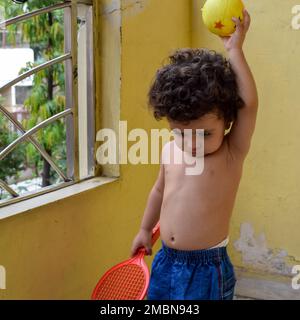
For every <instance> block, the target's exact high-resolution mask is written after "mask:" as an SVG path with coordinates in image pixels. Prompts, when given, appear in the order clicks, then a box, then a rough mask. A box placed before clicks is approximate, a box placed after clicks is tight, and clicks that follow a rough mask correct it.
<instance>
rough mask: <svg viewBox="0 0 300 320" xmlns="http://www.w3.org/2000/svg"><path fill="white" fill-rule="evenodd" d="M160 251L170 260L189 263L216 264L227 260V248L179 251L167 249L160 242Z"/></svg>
mask: <svg viewBox="0 0 300 320" xmlns="http://www.w3.org/2000/svg"><path fill="white" fill-rule="evenodd" d="M162 250H163V251H164V253H165V254H166V255H167V256H168V257H169V258H171V259H174V260H177V261H180V262H190V263H208V262H213V263H218V262H221V261H222V260H225V259H227V258H228V254H227V247H226V246H225V247H218V248H212V249H200V250H179V249H173V248H170V247H168V246H167V245H166V244H165V243H164V242H163V241H162Z"/></svg>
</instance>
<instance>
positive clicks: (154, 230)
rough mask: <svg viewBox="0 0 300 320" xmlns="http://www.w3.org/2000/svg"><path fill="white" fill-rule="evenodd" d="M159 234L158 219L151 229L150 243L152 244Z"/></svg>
mask: <svg viewBox="0 0 300 320" xmlns="http://www.w3.org/2000/svg"><path fill="white" fill-rule="evenodd" d="M159 236H160V227H159V221H158V222H157V224H156V226H155V227H154V228H153V230H152V239H151V243H152V245H154V243H155V242H156V240H157V239H158V238H159Z"/></svg>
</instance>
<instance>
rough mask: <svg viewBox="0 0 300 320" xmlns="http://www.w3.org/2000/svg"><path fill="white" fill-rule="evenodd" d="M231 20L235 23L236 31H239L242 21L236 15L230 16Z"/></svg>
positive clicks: (241, 27) (241, 28)
mask: <svg viewBox="0 0 300 320" xmlns="http://www.w3.org/2000/svg"><path fill="white" fill-rule="evenodd" d="M232 21H233V22H234V23H235V25H236V31H237V32H241V31H242V30H243V28H244V25H243V23H242V22H241V20H240V19H239V18H236V17H232Z"/></svg>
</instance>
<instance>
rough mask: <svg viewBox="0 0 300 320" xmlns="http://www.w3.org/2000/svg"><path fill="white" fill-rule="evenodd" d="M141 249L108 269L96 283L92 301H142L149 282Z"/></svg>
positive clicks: (143, 249) (147, 270) (143, 250)
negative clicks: (131, 256)
mask: <svg viewBox="0 0 300 320" xmlns="http://www.w3.org/2000/svg"><path fill="white" fill-rule="evenodd" d="M145 253H146V250H145V248H142V249H140V250H139V251H138V253H137V254H136V255H135V256H134V257H133V258H131V259H128V260H126V261H124V262H121V263H119V264H117V265H115V266H114V267H112V268H111V269H109V270H108V271H107V272H106V273H105V274H104V275H103V276H102V277H101V279H100V280H99V282H98V283H97V285H96V287H95V289H94V291H93V293H92V300H143V299H144V298H145V296H146V294H147V289H148V286H149V281H150V274H149V269H148V266H147V264H146V262H145V260H144V256H145Z"/></svg>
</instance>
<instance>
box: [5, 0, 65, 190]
mask: <svg viewBox="0 0 300 320" xmlns="http://www.w3.org/2000/svg"><path fill="white" fill-rule="evenodd" d="M60 2H63V1H58V0H44V1H40V0H29V1H28V2H26V3H24V4H14V3H13V2H9V1H8V0H0V6H2V7H4V8H5V18H6V19H8V18H11V17H15V16H17V15H20V14H23V13H26V12H31V11H33V10H36V9H39V8H41V7H46V6H49V5H53V4H56V3H60ZM7 30H8V37H7V43H9V44H11V45H14V43H15V42H16V35H17V33H18V32H19V33H20V32H21V37H22V41H23V42H24V43H28V44H29V46H30V47H31V48H32V49H33V50H34V63H33V64H32V63H30V62H28V63H27V66H26V67H25V68H23V69H22V70H20V73H23V72H24V71H26V70H28V69H30V68H32V67H34V66H36V65H39V64H40V63H42V62H44V61H46V60H50V59H53V58H54V57H57V56H59V55H61V54H62V53H63V50H64V21H63V10H55V11H54V12H50V13H46V14H42V15H39V16H36V17H34V18H31V19H29V20H26V21H25V22H22V23H18V24H15V25H11V26H8V27H7ZM64 88H65V79H64V64H56V65H54V66H51V67H49V68H47V69H45V70H42V71H40V72H38V73H37V74H35V75H34V77H33V87H32V91H31V94H30V95H29V97H28V98H27V99H26V100H25V101H24V106H25V108H26V109H27V110H28V111H29V114H30V116H29V118H28V119H26V120H24V122H23V125H24V127H25V128H26V129H27V130H28V129H30V128H32V127H34V126H35V125H36V124H37V123H39V122H41V121H43V120H45V119H47V118H49V117H51V116H53V115H54V114H56V113H58V112H61V111H63V110H64V109H65V94H64ZM65 131H66V129H65V123H64V120H63V119H61V120H58V121H56V122H55V123H53V124H51V125H49V126H47V127H46V128H44V129H42V130H40V131H39V132H38V133H37V134H36V138H37V139H38V141H39V143H40V144H41V145H43V147H44V148H45V150H46V151H47V152H48V154H50V155H51V156H52V157H53V158H54V159H55V161H57V162H58V164H59V165H60V166H61V167H62V168H63V169H65V168H66V132H65ZM26 155H27V160H28V163H29V164H31V165H32V166H34V167H35V168H36V174H38V172H39V171H42V173H41V174H42V186H43V187H45V186H48V185H50V184H51V183H52V181H53V180H54V178H55V172H54V171H53V170H52V169H51V167H50V165H49V164H48V162H47V161H45V160H44V159H42V158H41V156H40V154H39V153H38V152H37V150H36V149H35V147H34V146H33V145H32V144H28V145H27V147H26ZM1 166H2V163H1Z"/></svg>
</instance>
